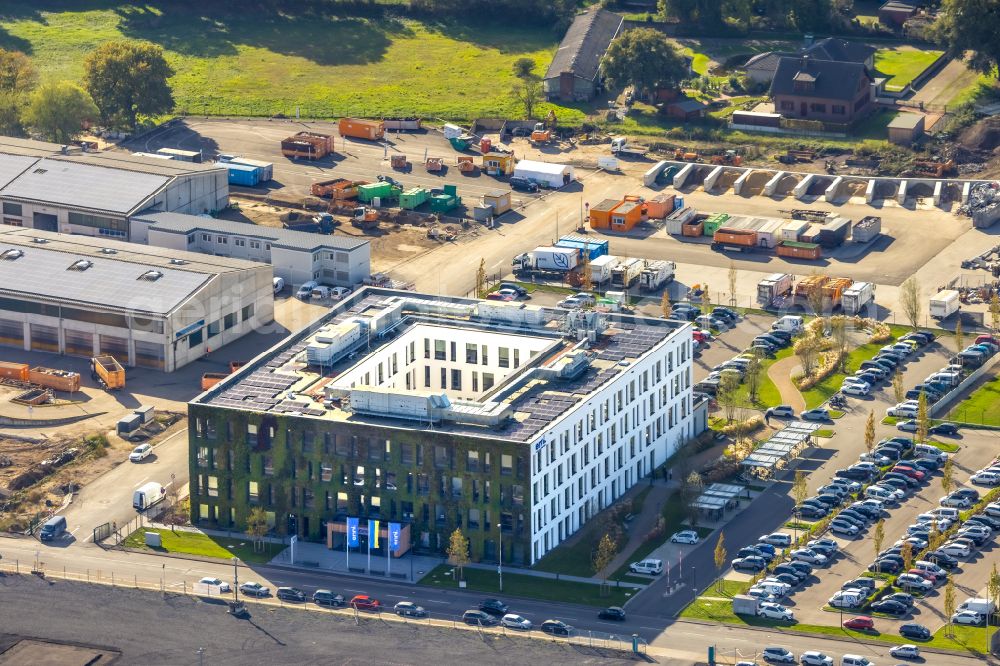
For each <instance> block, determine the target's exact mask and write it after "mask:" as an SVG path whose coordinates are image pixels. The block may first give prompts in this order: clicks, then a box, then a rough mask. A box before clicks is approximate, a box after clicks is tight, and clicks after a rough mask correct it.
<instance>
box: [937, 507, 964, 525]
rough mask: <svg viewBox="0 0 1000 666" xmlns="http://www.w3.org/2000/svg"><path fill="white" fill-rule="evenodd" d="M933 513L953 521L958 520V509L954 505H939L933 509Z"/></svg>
mask: <svg viewBox="0 0 1000 666" xmlns="http://www.w3.org/2000/svg"><path fill="white" fill-rule="evenodd" d="M931 513H933V514H935V515H938V516H944V517H945V518H948V519H949V520H951V522H953V523H954V522H955V521H957V520H958V509H956V508H955V507H952V506H939V507H937V508H935V509H931Z"/></svg>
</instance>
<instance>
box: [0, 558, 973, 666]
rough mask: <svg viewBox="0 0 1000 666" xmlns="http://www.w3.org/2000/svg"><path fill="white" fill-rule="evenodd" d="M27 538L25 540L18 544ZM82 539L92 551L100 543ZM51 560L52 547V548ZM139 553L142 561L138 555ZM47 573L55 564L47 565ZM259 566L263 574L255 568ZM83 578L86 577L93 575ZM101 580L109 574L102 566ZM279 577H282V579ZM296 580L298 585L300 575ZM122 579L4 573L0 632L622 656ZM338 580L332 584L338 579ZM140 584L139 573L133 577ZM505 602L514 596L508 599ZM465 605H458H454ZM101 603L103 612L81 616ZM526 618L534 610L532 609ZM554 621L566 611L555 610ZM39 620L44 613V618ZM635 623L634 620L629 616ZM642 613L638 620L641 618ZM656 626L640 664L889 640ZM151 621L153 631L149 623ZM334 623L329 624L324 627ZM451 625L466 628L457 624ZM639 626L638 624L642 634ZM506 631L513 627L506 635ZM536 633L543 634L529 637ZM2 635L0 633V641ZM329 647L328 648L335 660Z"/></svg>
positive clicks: (376, 651)
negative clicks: (228, 600)
mask: <svg viewBox="0 0 1000 666" xmlns="http://www.w3.org/2000/svg"><path fill="white" fill-rule="evenodd" d="M3 545H4V549H5V551H7V552H6V556H7V557H6V558H5V563H4V564H5V569H7V570H9V568H10V564H11V562H10V558H11V557H13V556H14V555H15V554H16V553H17V550H16V549H12V548H10V543H9V542H8V543H4V544H3ZM25 545H30V544H25ZM96 548H97V547H96V546H89V547H88V549H96ZM108 555H109V556H111V557H101V556H99V555H98V556H97V557H93V558H92V557H90V555H89V554H86V555H83V556H82V557H78V558H77V564H79V565H80V566H84V565H87V564H89V563H92V562H93V561H96V562H98V563H103V564H104V565H105V566H113V565H114V564H115V562H116V561H117V559H118V557H117V556H127V557H129V558H134V559H135V560H136V562H133V568H135V567H136V566H138V568H139V569H140V570H141V571H142V572H143V573H145V574H147V575H149V574H155V573H156V569H158V568H159V567H157V566H156V565H157V563H158V561H160V560H163V559H168V558H156V557H155V556H136V555H134V554H122V553H108ZM48 557H49V559H52V558H51V553H50V554H49V555H48ZM139 560H142V561H143V562H139ZM168 562H169V564H167V563H164V564H165V565H166V567H165V568H164V569H165V572H166V574H167V576H168V578H167V580H168V581H170V580H171V579H170V578H169V576H170V575H172V574H173V573H174V572H175V570H176V569H178V568H183V567H184V563H183V562H182V561H177V560H169V559H168ZM188 564H190V565H191V566H190V568H189V569H188V570H187V571H188V574H189V579H190V577H196V576H201V575H209V574H214V575H218V576H220V577H222V578H226V572H227V570H228V571H231V569H230V568H229V567H227V566H225V565H220V564H207V563H206V564H202V563H196V562H189V563H188ZM47 568H48V569H49V570H50V571H51V570H52V569H53V568H54V567H52V566H50V565H48V564H47ZM257 573H262V574H263V573H266V572H265V571H264V570H258V571H257ZM91 575H94V572H92V574H91ZM102 575H103V580H104V581H105V583H107V581H108V578H109V576H108V572H107V569H105V570H104V572H103V574H102ZM273 575H274V581H272V582H277V581H278V580H282V581H283V582H284V583H285V584H298V585H301V586H302V587H303V588H304V589H309V584H310V583H311V584H315V583H316V582H317V581H318V580H322V583H323V584H324V585H328V586H330V587H332V588H333V589H335V590H337V589H340V590H344V591H347V590H349V589H350V587H349V586H351V585H352V584H353V583H351V580H350V579H348V578H346V577H343V576H333V577H328V578H324V579H320V578H319V577H318V576H317V575H315V574H299V573H294V574H285V573H282V572H279V571H274V572H273ZM280 576H284V578H279V577H280ZM300 577H303V578H304V579H305V580H306V582H302V583H298V582H297V581H298V580H299V578H300ZM117 581H118V582H117V585H118V587H115V588H112V587H110V586H108V585H106V584H105V585H93V584H92V585H87V584H85V583H82V582H66V581H62V580H57V579H54V577H52V576H50V577H49V578H48V579H46V580H41V579H38V578H36V577H34V576H30V575H20V576H17V575H11V574H7V575H2V576H0V598H2V599H3V602H4V603H2V604H0V631H2V632H4V633H8V634H18V635H21V636H30V637H37V638H42V639H48V640H57V641H70V642H81V643H87V644H91V645H101V646H108V647H113V648H116V649H118V650H121V651H122V653H123V659H124V661H125V663H144V664H146V663H148V664H159V663H164V664H195V663H199V662H198V661H197V654H196V650H198V648H203V649H204V650H205V656H204V659H205V662H204V663H208V664H230V663H232V664H243V663H246V660H247V658H248V657H249V658H251V659H252V660H253V663H273V664H289V663H331V660H333V662H334V663H345V664H349V663H389V664H410V663H414V664H427V663H439V664H452V663H456V664H457V663H469V662H470V661H473V662H476V663H484V664H492V663H505V664H511V663H540V662H541V663H545V662H548V663H569V662H571V661H572V662H576V663H588V664H589V663H598V662H600V663H617V659H618V657H619V656H620V655H619V654H618V653H614V652H611V651H609V650H605V649H600V647H599V646H604V645H614V644H620V643H617V642H616V641H614V640H612V641H608V642H605V641H604V640H603V639H602V638H601V637H600V636H604V635H599V634H597V633H596V632H595V633H594V639H593V644H594V646H595V647H589V646H580V645H575V646H569V645H565V644H562V643H559V642H553V641H550V640H547V639H546V640H545V641H544V642H543V641H542V640H531V641H528V640H519V638H522V639H523V638H526V637H516V638H515V637H512V636H511V635H504V634H503V633H501V632H499V631H496V630H492V631H490V632H489V633H487V634H484V635H483V636H479V635H478V634H477V633H476V632H473V631H459V630H455V629H452V628H451V625H449V624H448V623H444V625H443V626H444V627H446V628H442V625H441V623H435V624H436V625H437V626H435V627H428V626H421V625H427V622H425V621H411V622H409V623H408V624H406V625H401V624H399V623H397V622H390V621H388V619H382V620H381V621H380V620H378V619H375V618H373V617H371V616H369V615H367V614H359V616H358V618H357V619H355V618H354V617H352V616H351V615H350V614H347V615H346V616H345V615H341V614H336V613H324V612H304V611H305V610H310V608H309V605H295V606H296V607H295V608H291V607H289V606H290V605H289V604H285V605H284V606H283V607H277V606H275V605H273V604H270V605H262V604H257V603H253V602H251V603H250V604H248V606H249V608H250V612H251V618H250V620H249V621H243V620H236V619H234V618H231V617H229V616H228V615H227V614H226V612H225V607H224V606H222V605H221V604H220V602H218V601H214V602H213V601H211V600H209V601H205V600H199V599H197V598H193V597H190V596H186V595H183V594H178V593H177V592H179V588H178V587H177V586H175V585H172V584H170V583H169V582H168V584H167V591H166V593H160V592H157V591H141V590H136V589H132V588H130V587H129V586H130V585H131V581H129V580H125V581H124V582H123V577H122V576H119V577H118V579H117ZM336 583H340V585H337V584H336ZM140 584H141V579H140ZM358 589H364V590H367V591H368V592H369V593H370V594H375V595H380V596H382V597H383V598H384V599H386V600H387V601H393V597H392V596H391V595H392V592H393V591H398V592H403V594H401V595H399V596H400V597H402V598H405V597H410V598H414V596H418V595H413V596H411V595H409V594H407V592H410V591H415V590H419V598H417V600H418V601H419V602H420V603H421V604H423V605H424V606H425V607H430V608H432V609H433V611H434V613H433V614H434V615H436V616H437V617H441V616H442V615H441V612H440V611H439V610H438V608H437V606H436V605H435V603H436V602H438V601H440V602H442V603H445V604H447V603H449V601H448V600H447V598H448V597H458V596H463V597H464V598H466V599H468V600H470V601H473V600H478V599H479V598H480V596H481V595H465V594H464V593H461V592H458V591H454V592H445V591H442V590H435V589H428V588H412V587H409V586H406V585H403V584H394V583H386V584H385V589H384V590H383V589H382V586H380V585H378V584H377V583H375V582H369V581H365V582H364V583H363V584H359V585H358ZM508 601H511V600H510V599H508ZM464 605H467V602H465V601H462V602H461V603H458V604H456V605H455V607H462V606H464ZM511 605H512V608H513V610H514V611H515V612H521V613H523V614H525V615H528V613H529V612H530V611H527V610H525V609H529V608H533V607H535V606H537V607H541V608H543V609H544V610H543V611H542V612H541V613H540V614H539V615H536V616H535V617H536V618H537V617H548V616H550V615H551V614H552V613H551V610H552V608H553V604H537V605H535V606H532V605H529V604H528V603H527V602H524V603H522V602H519V601H516V600H515V601H513V602H512V604H511ZM93 609H100V612H87V611H90V610H93ZM528 617H532V616H531V615H528ZM560 617H564V616H563V615H562V614H561V613H560ZM39 618H44V621H42V622H40V621H39ZM632 619H633V620H638V619H640V617H639V616H636V615H633V616H632ZM643 621H645V620H643ZM656 622H657V623H658V624H657V626H660V627H662V629H661V630H660V631H659V632H658V633H657V634H656V636H655V637H654V638H653V640H652V641H651V643H650V645H649V647H648V656H647V657H646V658H645V661H653V662H658V663H670V664H695V663H704V662H705V659H706V656H707V649H708V646H714V647H715V649H716V654H717V655H719V659H720V661H721V663H731V662H728V661H724V660H725V659H730V658H731V657H730V655H734V656H739V657H740V658H751V659H752V658H753V657H754V656H755V655H756V654H759V651H760V649H761V648H762V647H763V646H765V645H783V646H785V647H788V648H789V649H791V650H793V651H794V652H795V653H801V652H802V651H804V650H822V651H824V652H826V653H827V654H831V655H840V654H843V653H846V652H850V653H854V654H863V655H866V656H868V657H870V658H871V659H873V660H877V663H888V659H889V656H888V651H887V648H886V647H883V646H880V645H871V644H867V643H862V642H860V641H857V640H855V639H852V638H848V637H844V638H843V639H838V638H824V637H818V636H800V635H796V634H790V633H785V632H781V631H778V630H758V629H748V628H741V627H738V626H729V625H722V626H720V625H711V624H702V623H692V622H675V621H673V620H670V619H665V618H660V619H657V620H656ZM152 627H155V628H156V630H155V631H151V628H152ZM331 629H333V631H331ZM458 629H466V627H464V626H462V625H459V626H458ZM577 630H578V632H577V633H578V634H579V635H581V636H586V635H587V633H586V632H587V630H586V629H585V628H583V627H580V626H577ZM632 631H634V628H633V627H632V626H631V623H626V624H625V625H624V626H622V627H621V630H619V632H618V633H617V636H618V637H620V638H621V639H624V642H626V643H627V641H628V637H629V636H630V633H631V632H632ZM638 633H642V632H638ZM508 634H509V632H508ZM533 638H539V636H537V635H535V636H533ZM0 642H2V641H0ZM331 655H336V656H335V657H331ZM933 663H934V664H941V665H948V666H952V665H954V666H966V665H969V666H971V665H972V664H981V663H983V662H982V660H978V659H975V658H972V657H965V656H962V655H955V654H937V655H935V656H934V657H933Z"/></svg>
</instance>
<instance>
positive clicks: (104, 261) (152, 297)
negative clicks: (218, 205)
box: [0, 227, 260, 314]
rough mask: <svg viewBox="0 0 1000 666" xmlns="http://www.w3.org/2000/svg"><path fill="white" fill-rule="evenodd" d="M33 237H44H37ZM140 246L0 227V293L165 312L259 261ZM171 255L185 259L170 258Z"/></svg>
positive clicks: (75, 303) (84, 304)
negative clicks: (78, 266) (77, 266)
mask: <svg viewBox="0 0 1000 666" xmlns="http://www.w3.org/2000/svg"><path fill="white" fill-rule="evenodd" d="M36 238H37V239H42V240H44V241H45V242H44V243H39V242H36V241H35V240H34V239H36ZM8 250H19V251H20V253H21V254H20V256H16V255H17V253H16V252H15V253H10V252H7V251H8ZM107 250H111V251H112V252H107ZM142 250H143V246H141V245H135V244H133V243H125V242H119V241H111V240H107V239H103V238H92V237H88V236H70V235H67V234H58V233H51V232H44V231H37V230H35V229H19V228H16V227H13V228H10V229H9V230H8V229H3V228H0V294H9V295H12V296H17V295H23V296H25V297H27V298H29V299H31V300H38V299H50V300H53V301H57V302H59V303H62V304H65V305H78V306H84V307H86V306H87V305H94V306H100V307H104V308H111V309H115V310H129V311H139V312H150V313H155V314H167V313H169V312H171V311H173V310H174V309H175V308H177V307H178V306H180V305H182V304H183V303H184V302H185V301H186V300H187V299H188V297H190V296H191V294H193V293H194V292H195V291H197V290H198V289H200V288H201V287H202V286H203V285H205V284H207V283H208V282H209V281H211V280H212V279H214V278H215V276H216V275H218V274H220V273H228V272H232V271H239V270H251V269H257V268H259V267H260V264H256V263H254V262H250V261H243V260H239V259H227V258H223V257H209V258H206V256H205V255H202V254H197V253H194V252H183V251H177V250H164V249H162V248H156V252H157V254H155V255H154V254H152V253H151V252H148V251H145V252H144V251H142ZM5 252H6V253H7V254H5ZM172 259H173V260H175V261H176V260H180V261H182V262H183V263H180V264H174V263H171V260H172ZM80 260H86V261H88V262H90V266H89V267H88V268H86V269H85V270H74V269H72V268H71V266H73V265H74V263H75V262H77V261H80ZM149 271H156V272H157V273H159V274H160V276H159V277H158V278H157V279H153V280H150V279H142V278H141V277H140V276H143V275H144V274H148V272H149Z"/></svg>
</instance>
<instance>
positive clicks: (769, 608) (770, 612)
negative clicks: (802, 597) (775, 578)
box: [757, 601, 795, 622]
mask: <svg viewBox="0 0 1000 666" xmlns="http://www.w3.org/2000/svg"><path fill="white" fill-rule="evenodd" d="M757 615H759V616H761V617H766V618H769V619H771V620H785V621H786V622H791V621H792V620H794V619H795V614H794V613H792V611H790V610H788V609H787V608H785V607H784V606H782V605H781V604H776V603H774V602H773V601H764V602H762V603H761V604H760V607H759V608H758V609H757Z"/></svg>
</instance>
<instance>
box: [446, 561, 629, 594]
mask: <svg viewBox="0 0 1000 666" xmlns="http://www.w3.org/2000/svg"><path fill="white" fill-rule="evenodd" d="M465 568H466V569H480V570H483V571H496V569H497V565H495V564H466V565H465ZM504 573H508V574H517V575H522V576H533V577H535V578H548V579H549V580H558V581H567V582H570V583H588V584H592V585H599V584H601V583H603V582H604V581H602V580H601V579H599V578H587V577H586V576H568V575H566V574H558V573H552V572H550V571H536V570H534V569H520V568H514V567H511V568H505V569H504ZM618 584H619V585H620V586H621V587H632V588H636V589H641V588H642V587H644V586H643V585H640V584H635V583H624V582H623V583H618Z"/></svg>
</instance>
